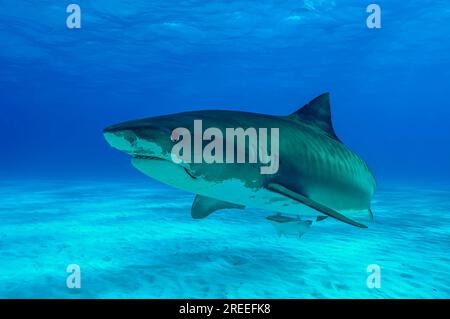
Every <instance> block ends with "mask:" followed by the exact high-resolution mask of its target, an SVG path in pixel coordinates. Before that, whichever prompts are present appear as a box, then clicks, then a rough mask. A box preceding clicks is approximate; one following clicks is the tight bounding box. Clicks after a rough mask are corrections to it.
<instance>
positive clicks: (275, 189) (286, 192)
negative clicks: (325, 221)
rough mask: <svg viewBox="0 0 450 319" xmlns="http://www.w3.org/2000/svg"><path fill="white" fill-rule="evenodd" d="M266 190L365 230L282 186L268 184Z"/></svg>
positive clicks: (362, 226) (354, 222)
mask: <svg viewBox="0 0 450 319" xmlns="http://www.w3.org/2000/svg"><path fill="white" fill-rule="evenodd" d="M266 188H267V189H268V190H270V191H273V192H275V193H278V194H281V195H284V196H286V197H289V198H290V199H293V200H295V201H297V202H300V203H302V204H304V205H306V206H308V207H311V208H312V209H315V210H317V211H319V212H321V213H323V214H325V215H327V216H330V217H333V218H335V219H337V220H340V221H342V222H344V223H347V224H350V225H353V226H356V227H361V228H367V226H366V225H364V224H361V223H358V222H357V221H354V220H352V219H350V218H348V217H345V216H344V215H342V214H340V213H338V212H337V211H335V210H333V209H331V208H329V207H326V206H324V205H322V204H320V203H318V202H316V201H313V200H312V199H310V198H308V197H306V196H303V195H301V194H298V193H296V192H293V191H291V190H290V189H288V188H286V187H284V186H282V185H279V184H275V183H270V184H268V185H267V186H266Z"/></svg>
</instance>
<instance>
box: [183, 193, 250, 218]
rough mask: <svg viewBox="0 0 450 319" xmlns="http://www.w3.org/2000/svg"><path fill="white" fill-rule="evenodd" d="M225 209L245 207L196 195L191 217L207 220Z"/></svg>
mask: <svg viewBox="0 0 450 319" xmlns="http://www.w3.org/2000/svg"><path fill="white" fill-rule="evenodd" d="M225 208H237V209H244V208H245V206H242V205H238V204H233V203H229V202H224V201H221V200H218V199H214V198H210V197H205V196H201V195H196V196H195V199H194V202H193V203H192V208H191V216H192V218H195V219H201V218H205V217H206V216H208V215H210V214H212V213H214V212H215V211H216V210H219V209H225Z"/></svg>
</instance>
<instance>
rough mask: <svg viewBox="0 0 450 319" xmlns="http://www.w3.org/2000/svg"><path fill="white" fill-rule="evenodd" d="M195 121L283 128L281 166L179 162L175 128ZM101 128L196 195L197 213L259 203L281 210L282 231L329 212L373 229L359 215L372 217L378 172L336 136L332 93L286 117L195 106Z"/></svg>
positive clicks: (148, 169)
mask: <svg viewBox="0 0 450 319" xmlns="http://www.w3.org/2000/svg"><path fill="white" fill-rule="evenodd" d="M196 120H202V122H203V126H204V127H215V128H219V129H220V130H223V131H225V130H226V128H232V127H235V128H236V127H240V128H244V129H246V128H250V127H253V128H262V127H263V128H278V129H279V133H278V134H279V154H278V156H279V158H278V160H279V168H278V170H277V171H276V173H274V174H261V170H260V168H261V166H262V165H263V164H262V163H223V162H222V163H219V162H213V163H204V162H202V163H195V162H194V163H185V162H177V163H176V162H174V161H173V157H172V156H171V152H172V149H173V146H174V139H173V134H172V133H173V132H174V130H175V129H176V128H178V127H184V128H187V129H188V130H191V131H194V127H193V125H194V124H193V123H194V122H195V121H196ZM103 134H104V137H105V139H106V141H107V142H108V143H109V144H110V145H111V146H112V147H114V148H116V149H118V150H120V151H122V152H124V153H127V154H129V155H130V156H131V157H132V164H133V165H134V166H135V167H136V168H137V169H138V170H139V171H141V172H142V173H144V174H146V175H148V176H150V177H152V178H154V179H156V180H159V181H160V182H162V183H165V184H168V185H170V186H173V187H176V188H179V189H182V190H185V191H188V192H192V193H195V194H196V196H195V199H194V202H193V204H192V208H191V216H192V217H193V218H195V219H201V218H204V217H206V216H208V215H210V214H211V213H213V212H215V211H217V210H220V209H229V208H234V209H244V208H258V209H264V210H268V211H272V212H274V213H276V214H275V215H271V216H268V217H267V219H268V220H269V222H271V223H272V224H274V225H275V226H276V228H277V231H278V233H279V234H280V233H281V234H282V233H287V232H291V231H292V230H293V231H294V232H298V233H299V235H300V236H301V235H302V234H303V233H304V232H306V230H308V229H309V227H310V225H311V224H312V222H317V221H321V220H323V219H325V218H328V217H331V218H333V219H335V220H338V221H341V222H344V223H346V224H349V225H352V226H356V227H361V228H366V227H367V225H366V224H367V223H366V222H363V221H361V219H360V218H359V217H357V216H360V213H361V212H363V216H365V217H366V218H365V219H364V221H366V220H367V221H371V220H372V218H373V215H372V211H371V208H370V203H371V199H372V196H373V194H374V191H375V188H376V181H375V178H374V176H373V174H372V172H371V171H370V169H369V167H368V166H367V164H366V163H365V162H364V161H363V160H362V159H361V158H360V157H358V156H357V155H356V154H355V153H354V152H353V151H351V150H350V149H349V148H348V147H347V146H346V145H345V144H344V143H343V142H342V141H341V140H340V139H339V138H338V137H337V136H336V133H335V131H334V129H333V125H332V121H331V112H330V98H329V93H324V94H322V95H320V96H318V97H316V98H315V99H313V100H312V101H310V102H309V103H307V104H306V105H304V106H303V107H301V108H300V109H298V110H297V111H296V112H294V113H292V114H290V115H287V116H273V115H265V114H258V113H248V112H240V111H224V110H211V111H206V110H203V111H192V112H183V113H177V114H171V115H163V116H157V117H151V118H144V119H139V120H133V121H127V122H123V123H119V124H116V125H112V126H109V127H107V128H105V129H104V130H103ZM221 138H223V139H226V137H223V136H221ZM224 142H225V143H227V142H229V141H224ZM246 147H247V148H249V145H246ZM294 216H296V218H295V217H294Z"/></svg>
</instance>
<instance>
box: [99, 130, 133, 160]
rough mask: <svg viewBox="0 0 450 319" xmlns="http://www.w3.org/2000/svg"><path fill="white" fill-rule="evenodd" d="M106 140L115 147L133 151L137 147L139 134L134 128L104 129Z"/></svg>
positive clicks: (124, 150) (128, 151)
mask: <svg viewBox="0 0 450 319" xmlns="http://www.w3.org/2000/svg"><path fill="white" fill-rule="evenodd" d="M103 136H104V137H105V139H106V141H107V142H108V143H109V145H111V146H112V147H114V148H117V149H118V150H120V151H122V152H125V153H129V154H131V153H133V151H134V150H135V147H136V142H137V136H136V134H135V133H134V132H133V131H132V130H128V129H125V130H118V129H115V130H107V129H105V130H103Z"/></svg>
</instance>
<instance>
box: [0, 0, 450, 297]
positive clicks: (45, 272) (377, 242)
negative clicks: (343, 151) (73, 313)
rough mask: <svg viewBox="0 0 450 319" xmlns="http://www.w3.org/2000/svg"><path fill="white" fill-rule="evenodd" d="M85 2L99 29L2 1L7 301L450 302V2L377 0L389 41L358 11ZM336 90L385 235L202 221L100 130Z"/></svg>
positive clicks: (310, 0)
mask: <svg viewBox="0 0 450 319" xmlns="http://www.w3.org/2000/svg"><path fill="white" fill-rule="evenodd" d="M73 2H74V3H78V4H79V5H80V7H81V12H82V14H81V18H82V27H81V29H68V28H67V27H66V18H67V16H68V13H66V6H67V5H68V4H69V3H70V1H67V3H66V2H64V1H39V2H36V1H25V0H23V1H12V0H0V43H1V45H0V110H1V113H0V115H1V116H0V134H1V137H2V143H1V146H2V151H1V156H0V221H1V223H0V297H3V298H11V297H19V298H20V297H26V298H36V297H63V298H66V297H67V298H79V297H90V298H99V297H118V298H122V297H131V298H135V297H136V298H138V297H230V298H231V297H299V298H335V297H349V298H353V297H354V298H361V297H369V298H372V297H373V298H385V297H388V298H400V297H406V298H415V297H418V298H449V297H450V288H449V287H450V265H449V264H450V256H449V247H450V217H449V216H450V215H449V212H450V206H449V200H448V199H449V198H450V164H449V163H450V147H449V145H450V126H449V125H447V122H448V119H450V108H449V106H450V105H449V99H448V96H447V95H448V94H447V92H448V88H449V83H450V54H449V53H448V52H450V36H449V34H450V23H449V21H450V5H449V4H448V3H447V2H446V1H418V0H417V1H407V2H406V1H398V0H395V1H378V2H377V3H378V4H379V5H380V6H381V9H382V20H381V21H382V28H381V29H368V28H367V26H366V18H367V16H368V13H366V6H367V5H368V4H369V3H370V2H368V3H363V2H360V1H358V2H355V1H350V0H348V1H339V2H336V1H326V0H316V1H314V0H304V1H302V0H297V1H284V2H282V3H280V2H276V1H257V2H256V1H252V2H246V1H226V2H225V1H223V2H222V1H184V2H180V1H144V0H135V1H123V0H122V1H118V0H97V1H81V0H80V1H75V0H73ZM326 91H328V92H330V94H331V106H332V114H333V124H334V127H335V130H336V133H337V135H338V136H339V138H340V139H341V140H342V141H343V142H344V143H345V144H346V145H348V146H349V147H350V148H351V149H352V150H354V151H355V152H356V153H357V154H359V155H360V156H361V157H362V158H364V159H365V160H366V161H367V163H368V164H369V165H370V167H371V168H372V170H373V172H374V174H375V176H376V177H377V180H378V184H379V187H378V189H377V192H376V194H375V197H374V200H373V205H372V209H373V211H374V214H375V223H374V224H372V225H371V226H370V227H369V229H367V230H361V229H357V228H353V227H349V226H347V225H344V224H341V223H339V222H337V221H332V220H326V221H324V222H322V223H318V224H317V225H314V227H313V228H312V229H311V231H310V232H308V233H306V234H305V235H304V236H303V238H302V239H300V240H299V239H297V238H278V237H277V236H276V234H275V232H274V231H273V229H272V226H271V225H270V224H268V223H267V222H266V221H265V219H264V217H265V216H267V212H264V211H259V210H248V211H245V212H240V211H231V210H230V211H220V212H217V213H215V214H214V215H212V216H210V217H209V218H207V219H204V220H200V221H199V220H192V219H191V217H190V206H191V203H192V200H193V195H192V194H189V193H186V192H183V191H180V190H176V189H173V188H170V187H168V186H164V185H162V184H160V183H157V182H155V181H152V180H151V179H149V178H147V177H145V176H143V175H141V174H140V173H139V172H137V171H136V170H135V169H134V168H133V167H132V166H131V165H130V163H129V159H128V158H127V156H126V155H124V154H121V153H120V152H118V151H115V150H113V149H111V148H110V147H109V146H108V145H107V143H106V142H105V140H104V139H103V136H102V134H101V131H102V129H103V128H104V127H106V126H107V125H110V124H113V123H117V122H121V121H124V120H129V119H135V118H140V117H148V116H155V115H159V114H167V113H175V112H181V111H189V110H198V109H211V108H214V109H229V110H245V111H252V112H258V113H268V114H275V115H285V114H289V113H291V112H293V111H295V110H296V109H297V108H298V107H299V106H301V105H303V104H305V103H306V102H308V101H309V100H311V99H312V98H314V97H315V96H317V95H319V94H321V93H323V92H326ZM73 263H75V264H78V265H79V266H80V268H81V273H82V288H81V289H68V288H67V287H66V277H67V275H68V274H67V273H66V267H67V265H69V264H73ZM370 264H378V265H379V266H380V267H381V288H378V289H369V288H368V287H367V285H366V279H367V276H368V273H367V272H366V268H367V266H368V265H370Z"/></svg>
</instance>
